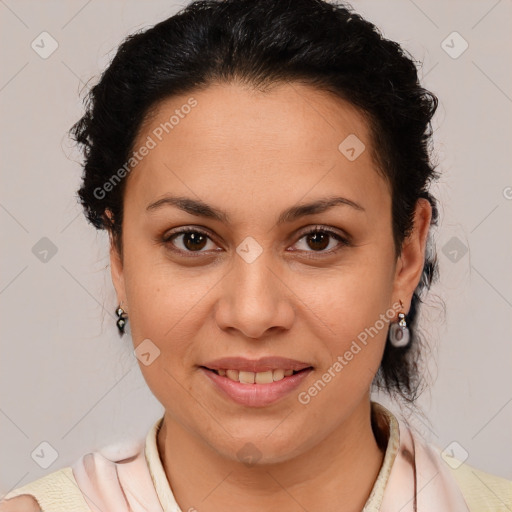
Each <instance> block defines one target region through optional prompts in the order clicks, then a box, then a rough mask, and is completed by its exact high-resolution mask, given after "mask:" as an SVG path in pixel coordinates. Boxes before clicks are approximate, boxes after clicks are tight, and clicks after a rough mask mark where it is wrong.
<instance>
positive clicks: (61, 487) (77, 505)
mask: <svg viewBox="0 0 512 512" xmlns="http://www.w3.org/2000/svg"><path fill="white" fill-rule="evenodd" d="M21 495H28V496H23V497H21ZM18 496H20V498H17V499H16V500H12V501H11V502H9V501H4V500H10V499H11V498H15V497H18ZM40 510H42V511H43V512H47V511H48V512H51V511H53V510H66V512H90V509H89V507H88V506H87V503H86V502H85V500H84V497H83V495H82V492H81V491H80V489H79V488H78V486H77V483H76V480H75V478H74V476H73V470H72V468H71V467H65V468H62V469H59V470H58V471H54V472H53V473H50V474H48V475H45V476H43V477H42V478H39V479H38V480H34V481H33V482H30V483H28V484H26V485H23V486H22V487H18V488H16V489H14V490H13V491H10V492H9V493H8V494H6V495H5V496H4V497H3V498H2V501H1V502H0V512H11V511H12V512H32V511H34V512H40Z"/></svg>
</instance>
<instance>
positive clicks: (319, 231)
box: [296, 227, 350, 254]
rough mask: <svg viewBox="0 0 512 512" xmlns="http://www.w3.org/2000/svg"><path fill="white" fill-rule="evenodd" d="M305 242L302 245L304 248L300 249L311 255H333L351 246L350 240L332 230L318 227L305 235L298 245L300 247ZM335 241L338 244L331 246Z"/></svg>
mask: <svg viewBox="0 0 512 512" xmlns="http://www.w3.org/2000/svg"><path fill="white" fill-rule="evenodd" d="M303 240H304V242H303V243H302V247H299V250H300V251H303V252H309V253H315V252H318V253H321V254H324V253H325V254H332V253H334V252H336V251H338V250H339V249H342V248H343V247H344V246H348V245H350V242H349V240H347V239H346V238H344V237H342V236H341V235H339V234H338V233H335V232H334V231H331V230H330V229H326V228H318V227H317V228H315V229H313V230H310V231H308V232H306V233H304V234H303V235H302V237H301V238H300V239H299V241H298V242H297V244H298V245H300V243H301V242H302V241H303ZM333 240H335V241H337V242H338V244H336V243H333V244H331V242H332V241H333ZM297 244H296V245H297ZM308 249H309V250H308Z"/></svg>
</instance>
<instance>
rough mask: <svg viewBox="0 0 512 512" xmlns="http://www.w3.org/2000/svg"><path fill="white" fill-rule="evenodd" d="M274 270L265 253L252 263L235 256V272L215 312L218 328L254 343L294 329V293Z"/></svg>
mask: <svg viewBox="0 0 512 512" xmlns="http://www.w3.org/2000/svg"><path fill="white" fill-rule="evenodd" d="M272 267H276V265H273V266H272V265H271V261H270V258H269V257H266V255H265V252H263V254H261V255H260V256H259V257H258V258H257V259H256V260H255V261H252V262H251V263H248V262H247V261H245V260H244V259H243V258H241V257H239V256H238V255H236V260H235V262H234V264H233V268H232V269H231V270H230V272H228V274H227V275H226V276H225V277H224V279H223V280H222V282H221V283H220V284H221V296H220V298H219V300H218V303H217V307H216V309H215V315H216V322H217V325H218V326H219V328H221V329H223V330H228V331H229V330H236V331H239V332H240V333H242V334H243V335H244V336H246V337H247V338H254V339H261V338H264V337H265V336H266V335H268V334H269V333H272V334H273V335H274V334H276V332H278V331H280V330H283V331H285V330H289V329H290V328H291V326H292V324H293V321H294V318H295V310H294V307H293V292H292V291H291V290H290V288H289V285H288V284H287V283H286V282H285V279H284V276H283V275H279V271H278V270H276V269H275V268H272Z"/></svg>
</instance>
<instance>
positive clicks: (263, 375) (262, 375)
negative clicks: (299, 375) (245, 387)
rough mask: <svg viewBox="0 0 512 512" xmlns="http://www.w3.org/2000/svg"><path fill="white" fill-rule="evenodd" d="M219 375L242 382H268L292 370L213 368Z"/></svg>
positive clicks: (284, 375) (286, 375)
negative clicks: (256, 370)
mask: <svg viewBox="0 0 512 512" xmlns="http://www.w3.org/2000/svg"><path fill="white" fill-rule="evenodd" d="M215 371H216V372H217V373H218V374H219V375H222V376H225V377H227V378H228V379H231V380H234V381H236V382H241V383H242V384H270V383H271V382H275V381H278V380H281V379H284V377H288V376H290V375H292V374H293V370H283V369H278V370H269V371H267V372H245V371H241V370H215Z"/></svg>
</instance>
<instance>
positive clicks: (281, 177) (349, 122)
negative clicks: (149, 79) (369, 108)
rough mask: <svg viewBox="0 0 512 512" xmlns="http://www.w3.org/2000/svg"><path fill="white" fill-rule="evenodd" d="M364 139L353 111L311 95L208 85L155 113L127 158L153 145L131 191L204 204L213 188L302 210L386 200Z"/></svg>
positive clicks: (302, 89)
mask: <svg viewBox="0 0 512 512" xmlns="http://www.w3.org/2000/svg"><path fill="white" fill-rule="evenodd" d="M191 105H194V106H192V107H191ZM369 134H370V132H369V129H368V125H367V123H366V120H365V118H364V117H363V115H362V114H361V113H360V112H359V111H358V110H357V109H356V108H355V107H354V106H352V105H351V104H349V103H348V102H345V101H343V100H341V99H338V98H336V97H334V96H333V95H331V94H329V93H326V92H323V91H319V90H317V89H314V88H312V87H311V86H307V85H301V84H297V83H293V84H282V85H279V86H277V87H275V88H273V89H271V90H270V91H267V92H260V91H255V90H252V89H250V88H248V87H245V86H242V85H237V84H217V85H212V86H210V87H208V88H206V89H204V90H201V91H196V92H191V93H190V94H186V95H180V96H175V97H170V98H167V99H166V100H164V101H162V102H161V103H160V104H159V105H158V106H157V108H156V109H154V112H153V114H152V116H151V117H150V118H149V119H148V120H147V121H146V122H145V123H144V124H143V125H142V127H141V129H140V130H139V134H138V137H137V139H136V141H135V144H134V148H133V149H134V150H137V149H138V148H140V147H142V146H143V145H145V144H146V145H148V143H149V145H151V146H152V149H151V150H150V151H149V152H148V154H147V155H146V156H145V157H144V158H142V159H141V160H140V162H139V163H138V164H137V165H136V167H135V169H134V170H133V171H132V172H131V174H130V176H129V180H128V181H129V183H130V185H129V187H127V189H132V191H133V190H134V189H136V190H138V191H139V192H140V193H141V194H142V195H143V196H144V199H145V200H151V199H154V198H156V197H158V196H159V195H163V194H165V193H169V192H171V191H173V189H176V188H179V189H180V191H186V192H188V193H189V194H190V192H192V193H195V194H196V195H198V196H200V197H202V198H203V197H205V196H207V197H212V192H213V191H214V190H213V188H215V190H216V191H222V192H223V193H225V194H227V193H228V192H229V191H231V192H232V193H238V194H243V195H244V196H248V195H255V194H259V196H260V197H261V198H262V199H266V200H270V201H273V200H274V199H276V200H277V199H278V198H283V197H286V198H287V199H288V201H298V200H299V199H300V197H302V196H304V195H306V194H308V193H310V192H311V193H319V192H320V191H324V192H325V191H331V190H332V189H333V188H336V189H339V190H340V192H346V194H352V198H354V200H356V199H355V198H356V197H357V198H359V199H361V197H363V196H365V195H366V196H370V197H371V196H372V195H374V196H384V195H385V194H383V191H384V192H386V191H387V184H386V182H385V181H384V180H383V179H382V177H381V176H380V175H379V173H378V172H376V166H375V163H374V160H373V158H372V151H373V148H372V145H371V140H370V135H369ZM149 141H151V142H149ZM347 149H348V150H349V151H348V152H347ZM352 150H353V151H352ZM358 153H360V154H359V155H358ZM354 154H355V156H356V157H357V158H355V159H354V158H353V157H354ZM187 189H188V190H187ZM375 200H379V198H375ZM382 200H383V201H385V197H384V198H382ZM383 206H386V204H384V203H383Z"/></svg>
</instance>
